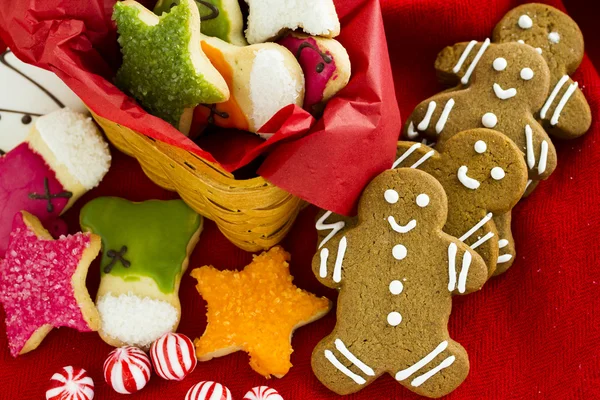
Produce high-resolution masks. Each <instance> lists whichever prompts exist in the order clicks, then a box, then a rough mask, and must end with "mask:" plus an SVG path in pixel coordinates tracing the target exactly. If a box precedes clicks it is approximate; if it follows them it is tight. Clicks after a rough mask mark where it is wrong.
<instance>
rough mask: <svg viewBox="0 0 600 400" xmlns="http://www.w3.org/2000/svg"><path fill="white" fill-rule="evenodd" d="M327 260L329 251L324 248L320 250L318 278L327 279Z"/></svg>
mask: <svg viewBox="0 0 600 400" xmlns="http://www.w3.org/2000/svg"><path fill="white" fill-rule="evenodd" d="M328 258H329V249H328V248H327V247H324V248H322V249H321V265H320V267H319V276H320V277H321V278H327V259H328Z"/></svg>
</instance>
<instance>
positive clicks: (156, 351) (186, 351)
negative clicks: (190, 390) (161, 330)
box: [150, 333, 198, 381]
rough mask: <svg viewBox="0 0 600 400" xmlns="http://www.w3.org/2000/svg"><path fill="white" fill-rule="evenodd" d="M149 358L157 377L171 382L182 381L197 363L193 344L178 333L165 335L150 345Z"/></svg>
mask: <svg viewBox="0 0 600 400" xmlns="http://www.w3.org/2000/svg"><path fill="white" fill-rule="evenodd" d="M150 358H151V359H152V365H154V371H156V373H157V374H158V376H160V377H161V378H163V379H167V380H171V381H180V380H183V379H184V378H185V377H186V376H188V375H189V374H190V373H191V372H192V371H193V370H194V368H196V364H197V363H198V360H196V353H195V351H194V343H192V341H191V340H190V338H188V337H187V336H185V335H182V334H180V333H166V334H165V335H163V336H162V337H161V338H160V339H158V340H156V341H155V342H154V343H152V347H151V348H150Z"/></svg>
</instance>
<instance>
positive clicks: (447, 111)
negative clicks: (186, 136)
mask: <svg viewBox="0 0 600 400" xmlns="http://www.w3.org/2000/svg"><path fill="white" fill-rule="evenodd" d="M452 107H454V99H450V100H448V101H447V102H446V105H445V106H444V110H443V111H442V115H440V119H439V120H438V122H437V124H436V125H435V131H436V133H437V134H438V135H439V134H440V133H441V132H442V131H443V130H444V126H446V121H448V116H449V115H450V111H452Z"/></svg>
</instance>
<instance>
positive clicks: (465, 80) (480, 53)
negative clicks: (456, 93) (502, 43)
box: [460, 38, 490, 85]
mask: <svg viewBox="0 0 600 400" xmlns="http://www.w3.org/2000/svg"><path fill="white" fill-rule="evenodd" d="M489 45H490V39H489V38H488V39H485V42H483V44H482V45H481V48H480V49H479V51H478V52H477V55H476V56H475V58H474V59H473V61H472V62H471V65H469V69H467V72H466V73H465V76H463V77H462V79H461V80H460V82H461V83H462V84H463V85H466V84H467V83H469V79H470V78H471V74H472V73H473V71H474V70H475V67H476V66H477V63H479V60H480V59H481V56H483V53H485V50H486V49H487V48H488V46H489Z"/></svg>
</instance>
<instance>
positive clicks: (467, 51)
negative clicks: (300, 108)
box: [452, 40, 477, 74]
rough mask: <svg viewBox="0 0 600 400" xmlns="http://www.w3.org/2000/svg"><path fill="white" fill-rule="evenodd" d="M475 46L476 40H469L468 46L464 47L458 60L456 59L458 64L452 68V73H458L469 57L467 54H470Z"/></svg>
mask: <svg viewBox="0 0 600 400" xmlns="http://www.w3.org/2000/svg"><path fill="white" fill-rule="evenodd" d="M476 44H477V40H471V41H470V42H469V44H468V45H467V47H465V50H464V51H463V52H462V54H461V55H460V58H459V59H458V62H457V63H456V65H455V66H454V68H452V72H454V73H455V74H456V73H457V72H458V71H460V69H461V68H462V66H463V64H464V63H465V60H466V59H467V57H469V54H470V53H471V50H473V47H475V45H476Z"/></svg>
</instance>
